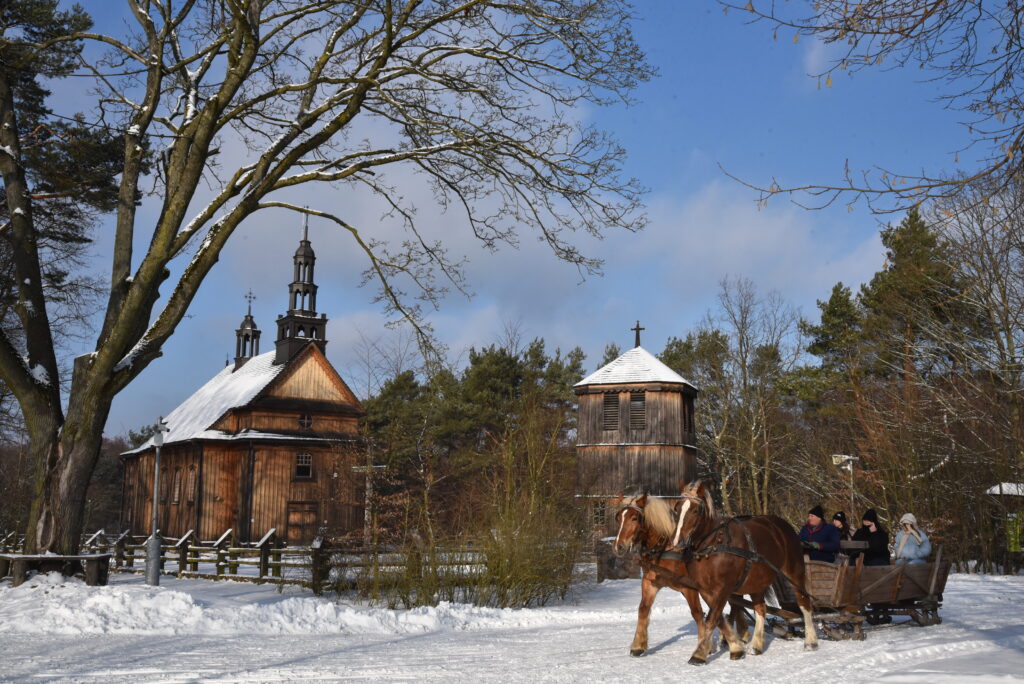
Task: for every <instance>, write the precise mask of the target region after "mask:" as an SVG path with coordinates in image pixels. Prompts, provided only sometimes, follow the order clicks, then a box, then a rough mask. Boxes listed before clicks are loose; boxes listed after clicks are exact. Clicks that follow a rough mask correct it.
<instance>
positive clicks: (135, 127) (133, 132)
mask: <svg viewBox="0 0 1024 684" xmlns="http://www.w3.org/2000/svg"><path fill="white" fill-rule="evenodd" d="M139 133H140V129H139V124H132V126H131V127H130V128H129V129H128V135H138V134H139Z"/></svg>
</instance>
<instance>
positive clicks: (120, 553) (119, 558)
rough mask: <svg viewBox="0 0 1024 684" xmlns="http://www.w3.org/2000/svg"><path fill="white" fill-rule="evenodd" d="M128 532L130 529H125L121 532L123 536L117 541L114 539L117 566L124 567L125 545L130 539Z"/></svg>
mask: <svg viewBox="0 0 1024 684" xmlns="http://www.w3.org/2000/svg"><path fill="white" fill-rule="evenodd" d="M128 532H129V530H125V531H124V532H122V533H121V536H120V537H118V538H117V540H116V541H114V567H115V568H120V567H122V566H123V565H124V547H125V544H127V543H128V542H127V541H126V540H127V539H128Z"/></svg>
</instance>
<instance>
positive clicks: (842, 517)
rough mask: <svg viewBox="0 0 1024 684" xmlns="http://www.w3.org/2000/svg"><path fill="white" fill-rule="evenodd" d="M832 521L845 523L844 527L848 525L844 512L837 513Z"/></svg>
mask: <svg viewBox="0 0 1024 684" xmlns="http://www.w3.org/2000/svg"><path fill="white" fill-rule="evenodd" d="M832 519H833V520H838V521H839V522H841V523H843V524H844V525H845V524H846V514H845V513H843V512H842V511H836V514H835V515H833V516H832Z"/></svg>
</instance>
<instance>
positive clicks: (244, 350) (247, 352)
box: [235, 290, 260, 370]
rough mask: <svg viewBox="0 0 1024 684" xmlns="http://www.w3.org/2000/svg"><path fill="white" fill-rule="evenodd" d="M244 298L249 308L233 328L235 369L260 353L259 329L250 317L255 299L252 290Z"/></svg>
mask: <svg viewBox="0 0 1024 684" xmlns="http://www.w3.org/2000/svg"><path fill="white" fill-rule="evenodd" d="M245 299H246V300H247V301H248V302H249V309H248V311H247V312H246V314H245V318H243V319H242V323H241V325H239V326H238V329H237V330H235V370H238V369H239V368H241V367H242V366H244V365H245V362H246V361H248V360H249V359H251V358H252V357H254V356H258V355H259V353H260V329H259V328H258V327H256V321H255V320H254V319H253V317H252V302H253V300H254V299H256V296H255V295H254V294H253V293H252V290H249V292H248V293H247V294H246V295H245Z"/></svg>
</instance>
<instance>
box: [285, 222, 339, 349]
mask: <svg viewBox="0 0 1024 684" xmlns="http://www.w3.org/2000/svg"><path fill="white" fill-rule="evenodd" d="M292 262H293V275H292V282H291V284H289V285H288V311H287V313H285V315H284V316H280V317H278V319H277V342H276V344H277V355H276V356H275V358H274V363H286V362H287V361H289V360H290V359H291V358H292V357H293V356H295V354H297V353H298V352H299V351H300V350H301V349H302V348H303V347H305V346H306V344H307V343H308V342H310V341H312V342H314V343H315V344H316V345H317V346H318V347H320V350H321V351H323V350H324V347H326V346H327V340H326V339H325V334H326V332H327V316H326V314H321V315H320V316H319V317H318V316H317V312H316V291H317V286H316V283H315V282H314V281H313V271H314V267H315V265H316V254H315V253H314V252H313V248H312V246H310V244H309V214H306V215H305V220H304V221H303V224H302V239H301V240H299V247H298V249H296V250H295V255H294V256H293V257H292Z"/></svg>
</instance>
